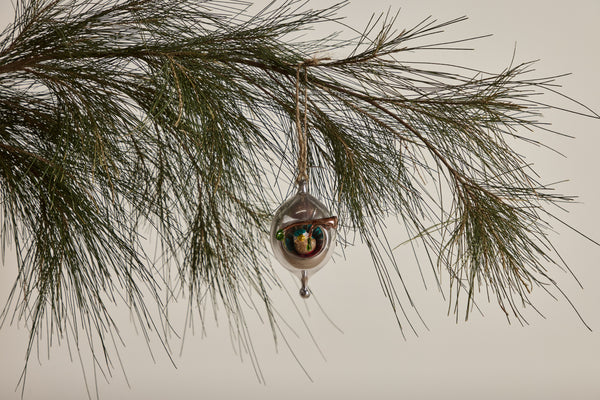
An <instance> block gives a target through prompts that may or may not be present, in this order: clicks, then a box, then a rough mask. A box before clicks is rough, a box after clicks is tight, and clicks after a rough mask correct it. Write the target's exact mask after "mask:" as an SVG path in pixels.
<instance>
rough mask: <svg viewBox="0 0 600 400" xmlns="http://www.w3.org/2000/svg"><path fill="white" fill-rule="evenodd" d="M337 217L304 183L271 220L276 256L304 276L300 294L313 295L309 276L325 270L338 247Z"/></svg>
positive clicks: (298, 274)
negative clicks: (324, 267) (309, 286)
mask: <svg viewBox="0 0 600 400" xmlns="http://www.w3.org/2000/svg"><path fill="white" fill-rule="evenodd" d="M336 229H337V217H334V216H331V213H330V212H329V210H327V207H325V205H323V203H321V202H320V201H319V200H317V199H316V198H315V197H313V196H311V195H310V194H309V193H308V191H307V190H306V184H304V183H303V184H300V186H299V190H298V193H297V194H296V195H295V196H293V197H291V198H290V199H288V200H287V201H285V202H284V203H283V204H282V205H281V207H279V209H278V210H277V212H276V213H275V216H274V217H273V222H272V223H271V233H270V237H271V246H272V248H273V253H274V255H275V258H276V259H277V260H278V261H279V262H280V263H281V264H282V265H283V266H284V267H285V268H286V269H287V270H288V271H290V272H292V273H293V274H294V275H296V276H298V278H300V281H301V282H302V288H301V289H300V295H301V296H302V297H304V298H307V297H309V296H310V291H309V289H308V278H309V277H310V276H311V275H313V274H314V273H315V272H317V271H318V270H319V269H321V268H322V267H323V266H324V265H325V264H326V263H327V261H329V259H330V258H331V255H332V254H333V251H334V249H335V239H336Z"/></svg>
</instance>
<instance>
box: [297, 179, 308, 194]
mask: <svg viewBox="0 0 600 400" xmlns="http://www.w3.org/2000/svg"><path fill="white" fill-rule="evenodd" d="M298 193H302V194H306V193H308V182H307V181H305V180H301V181H298Z"/></svg>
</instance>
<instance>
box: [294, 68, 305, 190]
mask: <svg viewBox="0 0 600 400" xmlns="http://www.w3.org/2000/svg"><path fill="white" fill-rule="evenodd" d="M302 68H303V69H304V93H303V95H304V121H303V122H304V124H302V123H301V122H300V69H302ZM306 83H307V73H306V63H305V62H301V63H299V64H298V65H297V66H296V132H297V134H298V176H297V177H296V183H297V184H298V185H301V184H302V183H306V182H308V139H307V137H308V123H307V121H308V108H307V103H308V96H307V89H306V86H307V85H306Z"/></svg>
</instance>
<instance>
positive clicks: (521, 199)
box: [0, 0, 598, 374]
mask: <svg viewBox="0 0 600 400" xmlns="http://www.w3.org/2000/svg"><path fill="white" fill-rule="evenodd" d="M301 5H302V4H301V3H300V2H297V1H294V0H289V1H284V2H281V3H280V4H278V5H277V6H274V7H271V8H267V9H265V10H263V11H262V12H260V13H258V14H257V15H254V16H247V15H246V14H245V12H244V9H245V6H246V4H245V3H242V2H231V1H218V0H211V1H203V2H191V1H187V0H176V1H172V0H169V1H167V0H153V1H150V0H129V1H113V0H105V1H76V0H28V1H25V0H23V1H20V2H18V3H17V6H16V7H17V9H16V17H15V21H14V23H13V24H12V25H10V26H8V27H7V28H6V29H5V30H4V31H3V33H2V36H1V38H0V110H1V113H0V115H1V117H0V181H1V186H0V199H1V201H2V210H1V213H0V218H1V219H2V226H3V229H2V242H3V246H12V247H14V249H15V250H16V253H17V261H18V266H17V270H18V273H17V277H16V284H15V288H14V290H13V291H12V293H11V297H10V299H9V301H8V303H7V305H6V307H5V309H4V313H3V316H4V318H8V317H9V316H10V315H11V314H14V316H15V317H16V318H17V319H22V320H26V321H27V322H28V324H29V326H30V329H31V340H30V345H29V348H28V350H27V357H28V358H29V356H30V354H31V352H32V349H33V346H34V344H35V342H36V337H39V335H41V334H42V332H43V330H42V329H43V328H42V326H43V322H44V321H49V322H50V323H49V326H50V328H48V329H49V331H48V332H47V335H49V336H52V335H56V336H58V337H65V336H67V337H69V336H70V337H73V338H74V340H75V341H76V343H77V346H78V347H79V340H80V339H79V337H80V336H79V334H80V331H83V332H85V335H86V339H87V340H88V342H89V343H90V345H91V346H92V347H93V346H94V345H99V346H101V349H102V353H103V358H104V361H105V362H104V363H103V365H105V366H107V367H108V368H110V366H111V365H112V361H111V351H112V350H109V349H108V347H107V343H106V338H107V337H109V336H111V335H112V334H114V333H116V332H117V331H116V326H115V324H114V322H113V321H112V319H111V316H110V313H109V312H108V311H107V310H108V307H109V304H114V303H119V304H121V303H124V304H126V305H127V306H128V307H130V309H131V310H132V313H133V314H134V315H136V316H137V317H138V323H139V325H140V326H141V327H143V329H144V332H145V334H146V335H148V332H149V331H151V330H156V326H155V323H154V322H153V320H152V318H151V315H152V312H150V308H151V307H154V306H157V307H158V310H159V314H160V318H161V319H162V323H163V324H164V325H165V326H168V325H169V322H168V318H167V315H166V311H165V309H166V306H167V305H166V304H164V302H163V300H161V299H162V298H163V297H162V295H163V293H164V292H165V291H167V292H168V293H172V294H173V296H175V295H176V294H177V293H181V295H182V296H185V297H186V298H187V299H188V301H189V303H190V307H191V309H197V310H199V312H200V313H201V314H202V311H201V310H203V308H204V307H205V304H206V303H207V302H209V304H212V305H213V306H214V307H215V308H217V307H218V305H223V306H224V309H225V313H226V315H227V318H228V319H229V321H230V322H231V323H232V324H233V326H234V328H233V330H234V331H235V332H237V335H239V337H240V340H241V342H242V343H243V344H244V346H245V347H246V350H247V351H249V352H250V353H252V350H251V349H252V346H251V343H250V342H249V340H250V339H249V336H248V332H247V328H246V324H245V320H244V309H245V308H246V306H245V305H244V304H245V302H246V301H249V302H253V300H251V298H252V297H253V296H258V297H259V298H260V299H261V301H262V306H260V308H261V309H262V312H263V313H265V314H266V315H267V317H268V319H269V321H270V326H271V329H272V331H273V335H274V336H275V338H276V339H277V333H278V332H279V331H280V329H279V327H278V326H279V325H278V324H279V319H278V318H276V315H277V313H276V312H275V311H274V307H275V305H274V304H272V302H271V300H270V290H271V288H272V287H273V286H278V285H279V283H278V282H277V280H276V279H275V278H274V275H273V273H272V271H271V264H270V257H269V254H268V252H267V251H266V250H265V249H264V246H263V243H264V242H265V239H266V238H267V235H268V233H267V231H266V229H265V227H266V226H268V224H269V220H270V216H271V213H272V210H274V209H275V208H276V206H277V204H276V201H275V200H276V198H277V196H276V195H275V193H273V189H272V188H273V187H274V186H281V185H283V186H286V185H289V184H290V183H291V182H293V180H294V179H293V175H294V168H295V165H296V161H295V154H296V148H295V146H296V144H295V132H294V130H293V129H294V128H293V121H294V115H295V103H294V88H295V76H296V68H297V66H298V65H299V64H303V65H304V66H305V67H306V70H307V78H306V87H307V93H308V98H309V102H308V125H309V160H310V165H311V169H312V173H311V182H310V186H311V187H312V191H313V192H314V193H315V194H316V195H317V196H319V197H320V198H322V199H325V201H326V202H327V203H328V205H329V206H330V208H331V209H332V210H334V211H335V213H336V214H337V215H338V216H339V220H340V223H341V229H342V235H341V243H346V242H352V239H351V238H352V237H353V236H354V235H355V234H356V233H357V234H358V236H359V238H360V240H362V241H363V242H364V243H365V244H366V245H367V247H368V248H369V250H370V252H371V255H372V257H373V263H374V266H375V272H376V273H377V275H378V277H379V279H380V282H381V285H382V288H383V290H384V293H385V295H386V296H388V298H389V300H390V304H391V305H392V307H393V309H394V312H395V313H396V317H397V318H398V322H399V323H400V325H401V326H402V327H404V326H405V325H406V324H409V326H411V328H412V329H413V330H414V331H415V332H417V331H418V328H417V327H416V326H413V323H412V321H413V320H414V319H415V317H416V318H419V316H418V312H417V311H416V308H414V305H413V304H412V300H411V299H410V295H409V291H408V288H407V287H404V286H403V287H401V288H398V287H396V284H395V283H394V281H395V279H400V282H401V285H404V283H403V280H402V275H401V273H400V270H399V268H398V266H397V264H396V260H395V258H394V254H393V249H392V248H391V246H390V245H389V243H388V242H387V239H386V238H385V234H384V220H385V219H386V218H387V217H389V216H396V217H398V218H399V219H401V220H402V222H403V224H405V225H406V229H407V231H408V232H412V233H414V234H415V235H417V237H418V239H419V240H420V241H422V243H423V244H424V245H425V247H426V249H427V251H428V254H430V255H434V256H435V258H436V259H434V260H432V265H433V266H434V267H435V268H436V271H437V274H438V275H439V274H442V273H444V272H443V271H446V272H447V273H448V274H449V276H450V278H451V291H452V292H453V293H454V304H455V308H456V312H457V316H458V313H459V305H460V303H459V297H460V295H462V293H463V292H464V293H466V296H467V300H466V314H467V315H468V313H469V312H470V310H471V309H472V307H473V305H474V302H475V297H476V293H477V290H478V289H479V287H480V286H485V287H486V289H487V290H489V291H490V292H491V293H493V294H494V295H495V297H496V299H497V301H498V303H499V305H500V307H501V308H502V309H503V310H504V311H505V312H506V314H507V315H509V314H513V315H515V316H516V318H517V319H519V320H521V319H523V318H524V316H523V315H522V314H521V311H520V309H521V308H520V304H529V300H528V295H529V292H530V291H531V290H533V289H534V287H535V286H542V287H543V288H544V289H545V285H547V284H550V285H555V282H554V281H553V279H552V278H551V273H550V272H549V271H548V270H547V266H549V265H553V264H558V263H559V261H560V256H559V255H558V254H556V253H555V251H554V248H553V246H552V245H551V243H550V241H549V239H548V236H547V232H548V231H549V228H550V224H549V222H550V221H548V220H547V219H546V218H547V217H548V214H547V213H548V207H549V206H551V205H553V204H560V203H562V202H568V201H570V200H571V197H568V196H564V195H560V194H556V193H554V192H552V191H551V188H550V187H549V186H547V185H545V184H543V183H539V182H537V180H536V179H534V176H535V174H534V172H533V170H532V169H531V168H530V166H529V165H528V164H527V163H526V162H525V161H524V160H523V159H522V158H521V156H520V155H519V154H518V153H516V152H515V151H514V150H513V149H512V148H511V146H509V144H508V143H507V141H508V140H509V139H515V138H516V139H519V140H524V141H527V142H534V143H535V142H539V141H540V140H541V139H538V137H539V136H538V135H539V133H544V127H543V125H542V124H541V122H540V121H539V118H540V117H541V112H542V111H543V110H545V109H548V108H552V106H549V105H546V104H543V103H541V102H540V101H539V100H538V95H539V94H542V93H544V92H553V93H555V92H556V83H555V78H553V77H549V78H537V77H532V64H531V63H525V64H521V65H516V66H515V65H511V66H509V67H508V68H506V69H505V70H504V71H502V72H500V73H497V74H495V73H486V72H484V71H478V70H474V69H470V68H466V67H460V66H452V65H444V64H442V63H439V64H431V63H430V64H427V63H419V62H418V61H415V60H414V57H418V54H419V52H420V51H421V50H425V49H427V50H430V49H440V48H443V49H455V50H460V49H463V48H462V47H459V46H463V44H464V43H465V42H467V41H468V40H472V39H476V38H471V39H467V40H460V41H441V42H436V41H435V40H436V39H435V38H436V37H437V36H438V35H440V34H442V33H443V31H444V30H445V29H446V28H448V27H450V26H451V25H453V24H455V23H459V22H461V21H463V20H464V18H458V19H455V20H450V21H447V22H437V21H435V20H432V19H426V20H424V21H422V22H421V23H419V24H418V25H416V26H415V27H413V28H411V29H404V30H402V31H400V32H397V31H395V30H394V29H395V27H396V24H395V18H394V17H390V16H389V15H388V16H382V17H380V18H374V19H372V20H371V22H370V23H369V25H368V26H367V27H366V28H365V30H364V31H363V32H364V33H363V34H361V35H359V36H358V37H357V38H355V39H353V40H348V41H343V40H338V39H336V38H334V37H327V38H325V39H323V40H316V41H308V42H290V41H289V37H290V35H292V34H293V35H296V34H297V33H298V32H301V31H303V30H306V29H310V28H311V27H314V26H315V25H318V24H326V23H331V22H332V21H336V20H337V18H338V17H337V12H338V11H339V8H340V7H341V5H338V6H335V7H332V8H329V9H324V10H316V11H313V10H305V9H304V8H302V7H301ZM331 48H345V49H348V54H349V55H348V56H347V57H346V58H342V59H338V60H329V59H318V58H314V57H315V54H321V53H322V52H323V51H327V50H328V49H331ZM571 104H572V107H573V108H572V109H570V110H569V111H571V112H573V113H578V114H582V115H585V116H588V117H593V118H598V115H597V114H596V113H594V112H592V111H591V110H590V109H589V108H586V107H584V106H582V105H581V104H579V103H577V102H575V101H572V102H571ZM424 177H427V179H428V180H429V181H432V182H434V183H435V185H428V184H426V183H425V179H424ZM282 182H283V184H282ZM436 187H442V189H439V190H437V189H436ZM436 190H437V193H436ZM443 193H446V194H448V193H449V194H450V197H451V201H449V202H447V201H445V200H444V197H443V196H442V194H443ZM430 226H436V227H439V229H428V227H430ZM144 231H147V232H150V234H149V235H148V237H143V236H142V232H144ZM152 238H157V240H158V241H159V242H160V244H161V248H162V249H163V251H162V253H160V254H158V255H155V254H150V253H149V252H147V251H146V248H147V247H148V246H147V244H148V241H150V240H151V239H152ZM171 271H175V272H176V276H177V277H176V278H175V279H173V278H172V277H171ZM394 276H395V277H396V278H394ZM437 279H438V285H439V284H440V283H439V277H438V278H437ZM248 288H251V290H250V291H252V293H253V294H252V293H248V292H249V290H248ZM557 289H558V290H560V289H559V288H557ZM403 293H404V294H403ZM148 294H149V295H150V299H151V301H150V302H151V303H152V305H150V304H149V301H148V297H146V296H147V295H148ZM158 333H159V334H160V332H158ZM96 362H97V363H98V365H99V366H100V364H102V363H101V362H100V361H99V359H96ZM257 371H258V373H259V374H260V372H259V370H257Z"/></svg>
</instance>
